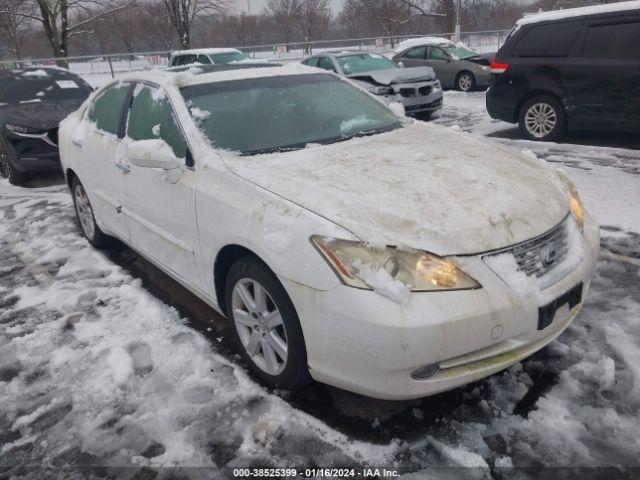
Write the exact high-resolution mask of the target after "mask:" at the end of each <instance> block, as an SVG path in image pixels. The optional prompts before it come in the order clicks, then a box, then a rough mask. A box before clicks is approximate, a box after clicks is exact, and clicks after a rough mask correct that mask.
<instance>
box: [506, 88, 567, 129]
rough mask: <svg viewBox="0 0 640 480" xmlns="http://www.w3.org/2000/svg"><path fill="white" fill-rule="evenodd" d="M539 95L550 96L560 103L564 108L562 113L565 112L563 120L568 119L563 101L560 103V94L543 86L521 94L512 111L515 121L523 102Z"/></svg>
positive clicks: (518, 116)
mask: <svg viewBox="0 0 640 480" xmlns="http://www.w3.org/2000/svg"><path fill="white" fill-rule="evenodd" d="M541 96H549V97H552V98H553V99H554V100H556V101H557V102H558V103H559V104H560V105H562V108H563V109H564V113H565V122H566V121H568V115H567V108H566V106H565V105H564V103H562V99H561V98H560V95H558V94H557V93H556V92H553V91H552V90H549V89H544V88H540V89H535V90H531V91H529V92H527V93H526V94H525V95H523V96H522V98H521V99H520V100H519V101H518V103H517V105H516V108H515V111H514V118H515V121H516V122H517V121H518V119H519V118H520V111H521V110H522V107H523V106H524V104H525V103H527V102H528V101H529V100H531V99H532V98H534V97H541Z"/></svg>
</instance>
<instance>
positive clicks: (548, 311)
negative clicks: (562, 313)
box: [538, 282, 582, 330]
mask: <svg viewBox="0 0 640 480" xmlns="http://www.w3.org/2000/svg"><path fill="white" fill-rule="evenodd" d="M581 301H582V282H580V283H579V284H577V285H576V286H575V287H573V288H572V289H571V290H569V291H568V292H566V293H563V294H562V295H560V296H559V297H558V298H556V299H555V300H554V301H552V302H551V303H548V304H546V305H544V306H543V307H540V308H538V330H544V329H545V328H547V327H548V326H549V325H551V322H553V317H554V316H555V314H556V311H557V310H558V309H559V308H560V307H561V306H562V305H564V304H565V303H567V304H569V309H572V308H573V307H575V306H576V305H578V304H579V303H580V302H581Z"/></svg>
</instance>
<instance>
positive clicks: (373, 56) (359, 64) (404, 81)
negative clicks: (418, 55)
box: [302, 51, 442, 119]
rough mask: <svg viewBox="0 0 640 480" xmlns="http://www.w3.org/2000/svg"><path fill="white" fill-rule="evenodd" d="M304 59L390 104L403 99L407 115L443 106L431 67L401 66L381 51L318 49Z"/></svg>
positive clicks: (424, 114) (427, 114)
mask: <svg viewBox="0 0 640 480" xmlns="http://www.w3.org/2000/svg"><path fill="white" fill-rule="evenodd" d="M302 63H303V64H304V65H308V66H310V67H317V68H322V69H324V70H329V71H332V72H335V73H337V74H338V75H340V76H342V77H345V78H348V79H349V80H351V81H352V82H354V83H355V84H356V85H358V86H360V87H362V88H364V89H365V90H367V91H368V92H370V93H372V94H374V95H376V96H377V97H378V98H380V99H381V100H382V101H383V102H385V103H387V104H390V103H401V104H402V106H403V107H404V111H405V113H406V114H407V115H412V116H416V115H418V116H420V117H421V118H422V119H426V118H428V117H430V116H431V114H432V113H433V112H435V111H436V110H438V109H440V108H442V88H441V87H440V82H439V81H438V80H437V79H436V77H435V74H434V73H433V69H431V68H430V67H416V68H399V67H398V66H397V65H396V64H395V63H393V62H392V61H391V60H389V59H388V58H386V57H384V56H382V55H380V54H378V53H370V52H362V51H345V52H340V53H331V52H324V53H318V54H315V55H312V56H311V57H309V58H306V59H305V60H303V61H302Z"/></svg>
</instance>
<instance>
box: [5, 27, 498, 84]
mask: <svg viewBox="0 0 640 480" xmlns="http://www.w3.org/2000/svg"><path fill="white" fill-rule="evenodd" d="M508 33H509V31H508V30H492V31H482V32H462V33H460V41H461V42H462V43H464V44H465V45H467V46H468V47H470V48H472V49H474V50H476V51H477V52H479V53H490V52H495V51H497V50H498V49H499V48H500V46H501V45H502V43H503V42H504V40H505V39H506V37H507V35H508ZM425 36H429V37H441V38H445V39H451V38H453V34H452V33H447V34H423V35H399V36H393V37H366V38H347V39H339V40H319V41H314V42H293V43H288V44H282V43H280V44H269V45H250V46H240V47H235V48H237V49H238V50H241V51H243V52H244V53H246V54H247V55H249V56H250V57H251V58H255V59H262V60H265V61H277V62H295V61H300V60H302V59H303V58H304V57H305V56H307V55H309V54H311V53H318V52H329V51H342V50H367V51H375V52H378V53H382V54H390V53H391V52H393V50H394V48H395V47H396V46H397V45H398V43H400V42H401V41H403V40H408V39H410V38H420V37H425ZM170 55H171V52H169V51H163V52H136V53H117V54H109V55H87V56H73V57H67V58H65V59H56V58H39V59H22V60H5V61H1V62H0V68H4V69H10V68H21V67H39V66H54V65H56V62H57V61H60V60H66V62H67V63H68V65H69V70H71V71H72V72H74V73H77V74H79V75H81V76H83V77H84V78H85V79H87V81H89V82H91V83H93V84H94V85H97V84H99V83H101V82H102V81H105V80H108V79H111V78H115V77H116V76H118V74H122V73H126V72H133V71H140V70H151V69H154V68H162V67H166V66H167V64H168V61H169V57H170Z"/></svg>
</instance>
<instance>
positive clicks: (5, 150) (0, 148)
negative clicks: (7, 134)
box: [0, 138, 27, 185]
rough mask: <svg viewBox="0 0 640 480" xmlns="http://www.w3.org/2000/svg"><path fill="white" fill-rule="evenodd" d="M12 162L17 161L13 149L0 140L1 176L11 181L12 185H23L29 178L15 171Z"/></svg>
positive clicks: (2, 139)
mask: <svg viewBox="0 0 640 480" xmlns="http://www.w3.org/2000/svg"><path fill="white" fill-rule="evenodd" d="M12 160H15V153H14V152H13V148H11V146H10V145H9V144H8V142H7V141H6V140H5V139H4V138H0V176H2V177H3V178H7V179H9V183H10V184H11V185H22V184H23V183H24V182H25V180H26V179H27V177H26V176H25V175H24V174H22V173H20V172H18V171H17V170H16V169H15V167H14V166H13V163H12Z"/></svg>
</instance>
